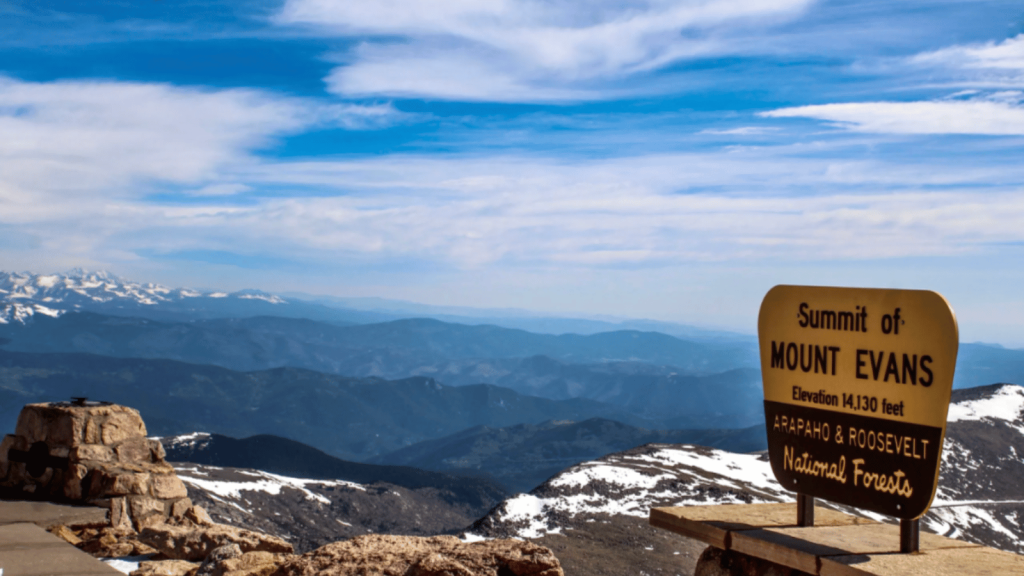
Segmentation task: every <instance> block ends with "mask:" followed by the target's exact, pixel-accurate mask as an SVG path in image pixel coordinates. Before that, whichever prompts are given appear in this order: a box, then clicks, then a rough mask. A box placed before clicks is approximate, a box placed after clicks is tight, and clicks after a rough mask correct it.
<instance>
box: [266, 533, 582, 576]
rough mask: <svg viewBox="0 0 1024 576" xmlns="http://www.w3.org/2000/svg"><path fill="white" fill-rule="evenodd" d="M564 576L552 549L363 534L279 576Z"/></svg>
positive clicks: (289, 565)
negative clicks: (351, 575) (356, 575)
mask: <svg viewBox="0 0 1024 576" xmlns="http://www.w3.org/2000/svg"><path fill="white" fill-rule="evenodd" d="M350 574H359V575H360V576H499V575H501V576H564V574H563V572H562V567H561V565H560V564H559V563H558V559H557V558H555V555H554V554H552V553H551V550H548V549H547V548H545V547H543V546H538V545H536V544H532V543H530V542H523V541H520V540H489V541H486V542H474V543H466V542H463V541H461V540H459V539H458V538H455V537H454V536H434V537H431V538H420V537H415V536H385V535H367V536H357V537H355V538H353V539H351V540H347V541H344V542H334V543H332V544H328V545H326V546H323V547H320V548H317V549H316V550H313V551H312V552H309V553H307V554H303V555H302V556H297V557H294V558H293V559H291V560H289V561H287V562H285V563H284V565H282V566H281V568H279V569H278V570H277V572H275V573H274V576H314V575H316V576H348V575H350Z"/></svg>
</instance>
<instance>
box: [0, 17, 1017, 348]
mask: <svg viewBox="0 0 1024 576" xmlns="http://www.w3.org/2000/svg"><path fill="white" fill-rule="evenodd" d="M1022 89H1024V5H1022V4H1021V3H1020V2H1019V1H1016V2H1010V1H1001V2H985V1H964V2H955V1H950V0H934V1H861V2H852V1H847V2H833V1H817V2H816V1H809V0H702V1H700V0H677V1H668V0H664V1H663V0H648V1H641V0H635V1H611V0H608V1H606V0H592V1H587V2H573V1H569V0H548V1H533V0H450V1H447V2H432V1H426V0H420V1H413V0H380V1H377V2H327V1H325V0H287V1H284V2H282V1H275V2H251V1H250V2H240V1H239V2H235V1H220V2H217V1H202V2H199V1H188V0H186V1H172V0H154V1H143V2H104V1H89V2H84V1H83V2H38V1H24V2H19V1H13V2H12V1H8V2H5V3H2V4H0V135H2V138H0V262H2V263H3V264H2V266H0V268H3V269H5V270H31V271H35V272H50V271H60V270H64V269H67V268H71V267H75V266H82V267H85V268H97V269H107V270H110V271H112V272H115V273H118V274H120V275H123V276H126V277H129V278H132V279H136V280H144V281H156V282H160V283H163V284H168V285H171V286H199V287H216V288H221V289H239V288H246V287H255V288H262V289H265V290H270V291H290V290H298V291H304V292H308V293H318V294H334V295H342V296H379V297H384V298H400V299H405V300H413V301H418V302H425V303H431V304H442V305H462V306H481V307H518V308H525V309H530V310H536V311H541V312H551V313H559V314H571V315H610V316H620V317H643V318H652V319H658V320H671V321H680V322H686V323H692V324H697V325H702V326H713V327H723V328H730V329H736V330H741V331H745V332H753V331H754V329H755V326H756V316H757V309H758V306H759V304H760V300H761V298H762V297H763V296H764V294H765V293H766V292H767V290H768V289H769V288H771V286H773V285H775V284H779V283H792V284H821V285H841V286H842V285H849V286H873V287H895V288H920V289H931V290H937V291H939V292H941V293H943V294H944V295H945V296H946V297H947V298H948V299H949V300H950V302H951V303H952V305H953V307H954V309H955V310H956V312H957V314H958V318H959V321H960V329H961V335H962V337H963V339H964V340H965V341H987V342H999V343H1003V344H1004V345H1008V346H1014V347H1024V329H1022V328H1021V327H1022V326H1024V290H1022V289H1021V287H1022V286H1024V272H1022V270H1024V162H1022V161H1021V160H1022V157H1024V155H1022V152H1024V148H1022V144H1024V92H1022Z"/></svg>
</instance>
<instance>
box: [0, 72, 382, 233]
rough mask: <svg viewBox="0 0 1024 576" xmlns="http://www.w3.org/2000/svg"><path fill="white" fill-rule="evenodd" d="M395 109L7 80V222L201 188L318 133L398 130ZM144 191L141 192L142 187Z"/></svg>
mask: <svg viewBox="0 0 1024 576" xmlns="http://www.w3.org/2000/svg"><path fill="white" fill-rule="evenodd" d="M397 116H398V113H397V112H396V111H394V110H393V109H392V108H391V107H390V106H374V107H361V106H354V105H344V106H335V105H323V104H319V103H315V102H311V101H306V100H301V99H297V98H286V97H279V96H275V95H272V94H268V93H264V92H259V91H256V90H206V89H200V88H183V87H174V86H169V85H165V84H143V83H131V82H113V81H58V82H48V83H36V82H23V81H20V80H17V79H13V78H6V77H0V134H3V138H0V174H3V180H2V182H0V208H2V209H0V220H2V221H6V222H10V221H12V220H31V219H32V218H34V217H35V216H34V215H35V214H36V212H37V211H39V210H41V211H43V212H45V213H50V211H51V210H53V209H55V207H54V206H53V205H52V204H51V203H50V202H51V200H52V198H49V199H47V198H44V196H47V195H52V196H53V197H59V198H61V204H60V205H59V206H64V207H65V208H66V209H67V210H69V211H70V212H74V211H75V210H77V209H78V207H77V206H76V205H75V204H74V203H73V202H71V201H70V200H71V199H72V198H74V197H76V195H78V196H82V197H87V198H89V201H91V202H96V201H97V198H96V197H95V195H96V194H97V192H98V191H100V190H102V191H103V192H102V196H103V197H108V198H113V197H118V196H133V195H139V194H143V193H145V188H144V187H145V186H146V185H149V184H152V183H155V182H165V183H173V184H198V183H203V184H204V185H205V184H208V182H206V181H207V180H210V179H215V178H216V176H217V174H218V173H219V171H220V170H223V169H224V168H225V167H226V166H230V165H233V164H238V163H243V164H244V163H247V162H251V161H252V156H251V154H252V151H253V150H254V149H257V148H259V147H262V146H265V145H268V144H270V143H271V142H272V141H273V140H274V139H275V138H277V137H280V136H283V135H286V134H289V133H295V132H298V131H300V130H304V129H307V128H309V127H311V126H315V125H340V126H344V127H351V128H359V127H365V126H369V125H374V124H380V123H382V122H386V121H389V120H394V119H395V118H396V117H397ZM136 185H138V187H136Z"/></svg>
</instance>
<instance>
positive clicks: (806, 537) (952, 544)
mask: <svg viewBox="0 0 1024 576" xmlns="http://www.w3.org/2000/svg"><path fill="white" fill-rule="evenodd" d="M899 537H900V527H899V526H896V525H892V524H878V523H865V524H854V525H848V526H810V527H797V528H766V529H761V530H745V531H741V532H736V533H734V534H733V535H732V549H733V550H735V551H736V552H740V553H743V554H747V555H749V556H754V557H756V558H761V559H763V560H767V561H769V562H774V563H776V564H781V565H783V566H788V567H790V568H794V569H796V570H801V571H803V572H808V573H811V574H817V573H818V570H819V566H820V564H819V561H818V558H819V557H821V556H833V555H861V554H876V553H895V552H899V548H900V541H899ZM976 547H978V545H977V544H971V543H968V542H961V541H959V540H952V539H950V538H944V537H942V536H937V535H935V534H921V550H938V549H943V548H976Z"/></svg>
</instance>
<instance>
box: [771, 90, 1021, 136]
mask: <svg viewBox="0 0 1024 576" xmlns="http://www.w3.org/2000/svg"><path fill="white" fill-rule="evenodd" d="M1019 99H1020V94H1014V93H1000V94H997V95H996V98H994V99H993V98H979V99H972V100H935V101H926V102H851V103H842V104H821V105H815V106H796V107H792V108H782V109H779V110H771V111H768V112H762V113H761V114H760V115H761V116H764V117H768V118H814V119H817V120H824V121H827V122H833V123H835V125H836V126H837V127H839V128H844V129H848V130H854V131H858V132H873V133H879V134H983V135H990V136H1024V106H1021V105H1020V104H1019V102H1018V101H1019Z"/></svg>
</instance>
